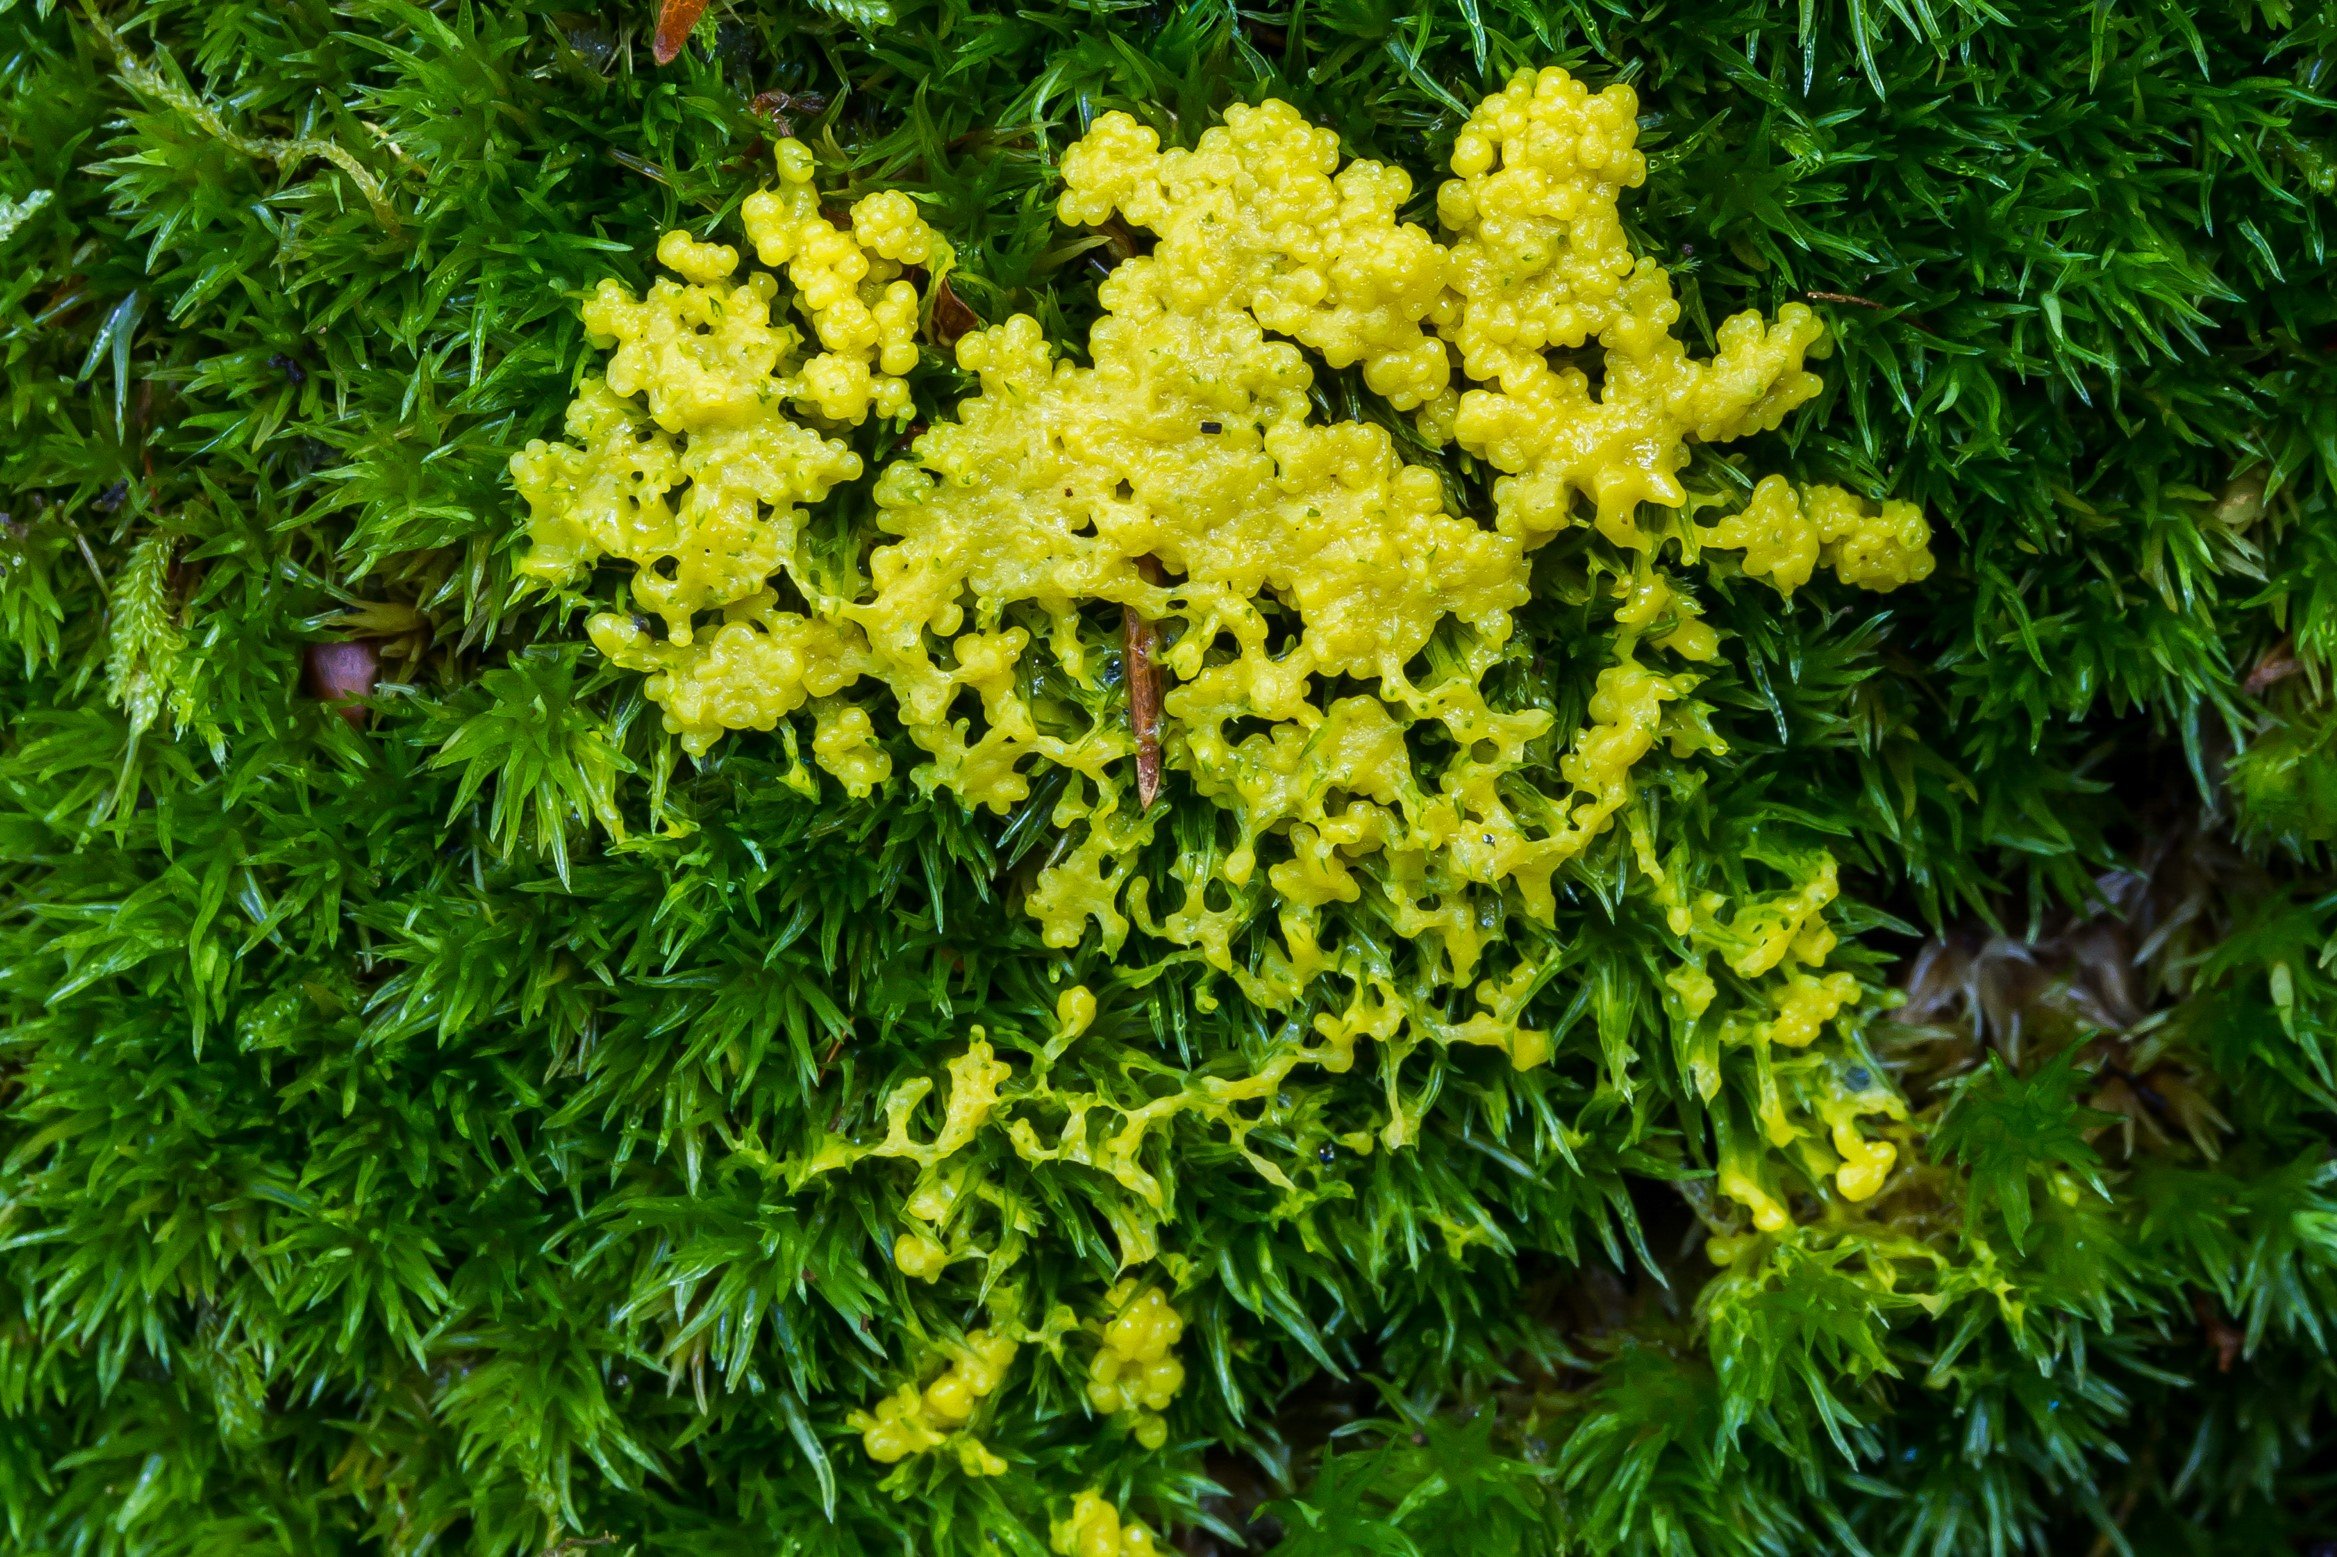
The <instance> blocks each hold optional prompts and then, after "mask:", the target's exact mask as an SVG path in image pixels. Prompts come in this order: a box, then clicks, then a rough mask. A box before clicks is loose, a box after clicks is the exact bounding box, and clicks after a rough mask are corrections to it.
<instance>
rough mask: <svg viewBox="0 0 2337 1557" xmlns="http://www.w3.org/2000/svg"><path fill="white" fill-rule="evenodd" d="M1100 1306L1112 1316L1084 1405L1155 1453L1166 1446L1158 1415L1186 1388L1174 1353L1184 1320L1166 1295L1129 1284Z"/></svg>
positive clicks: (1164, 1425)
mask: <svg viewBox="0 0 2337 1557" xmlns="http://www.w3.org/2000/svg"><path fill="white" fill-rule="evenodd" d="M1104 1302H1105V1305H1106V1306H1107V1307H1109V1308H1111V1309H1112V1310H1113V1313H1112V1317H1111V1318H1110V1319H1108V1320H1106V1321H1105V1322H1104V1326H1103V1335H1102V1345H1100V1346H1098V1347H1097V1348H1096V1354H1095V1359H1094V1361H1092V1362H1091V1363H1089V1364H1088V1370H1087V1403H1088V1404H1089V1405H1091V1406H1093V1407H1095V1408H1096V1410H1098V1411H1100V1412H1102V1413H1103V1414H1104V1415H1106V1416H1124V1417H1126V1418H1127V1419H1128V1420H1129V1421H1130V1422H1131V1424H1132V1425H1133V1426H1134V1428H1135V1431H1136V1441H1137V1442H1138V1443H1141V1444H1142V1445H1144V1447H1145V1448H1147V1449H1157V1448H1159V1447H1160V1446H1161V1445H1162V1444H1164V1443H1166V1442H1168V1423H1167V1421H1166V1420H1164V1419H1163V1418H1162V1416H1161V1413H1162V1412H1163V1411H1166V1410H1167V1409H1168V1404H1169V1402H1170V1401H1171V1400H1173V1399H1175V1398H1176V1393H1177V1391H1178V1390H1180V1389H1183V1388H1184V1387H1185V1365H1184V1364H1183V1363H1182V1362H1180V1361H1178V1360H1177V1354H1176V1345H1177V1342H1178V1341H1179V1340H1180V1339H1182V1338H1183V1336H1184V1333H1185V1320H1184V1316H1183V1315H1181V1314H1179V1313H1178V1312H1177V1311H1176V1309H1175V1308H1174V1307H1173V1306H1171V1305H1170V1303H1169V1300H1168V1294H1167V1293H1165V1292H1163V1291H1161V1289H1160V1288H1158V1287H1154V1286H1146V1285H1144V1284H1142V1283H1140V1282H1138V1281H1136V1280H1134V1279H1130V1280H1127V1281H1123V1282H1121V1283H1120V1284H1119V1285H1118V1286H1116V1287H1114V1288H1112V1290H1111V1292H1110V1293H1109V1294H1108V1295H1107V1296H1106V1297H1105V1299H1104Z"/></svg>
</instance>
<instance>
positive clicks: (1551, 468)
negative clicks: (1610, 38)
mask: <svg viewBox="0 0 2337 1557" xmlns="http://www.w3.org/2000/svg"><path fill="white" fill-rule="evenodd" d="M1637 113H1638V100H1637V98H1636V97H1635V96H1634V95H1633V93H1632V91H1631V89H1630V88H1629V87H1628V86H1622V85H1616V86H1611V87H1608V88H1607V89H1606V90H1605V91H1603V92H1601V93H1599V94H1598V95H1597V96H1595V97H1593V96H1592V95H1590V94H1589V93H1588V92H1587V91H1586V90H1585V89H1584V88H1583V87H1582V85H1581V84H1580V83H1579V82H1577V81H1575V80H1574V79H1573V78H1572V77H1570V76H1569V75H1567V73H1566V72H1565V71H1563V70H1560V69H1557V68H1556V67H1551V68H1548V69H1545V70H1542V71H1539V72H1535V71H1521V72H1520V73H1519V74H1518V75H1517V76H1515V77H1514V78H1512V80H1511V81H1510V83H1509V85H1508V86H1507V87H1505V88H1503V89H1502V90H1501V91H1499V92H1496V93H1494V94H1493V95H1492V96H1491V97H1489V98H1487V99H1486V100H1485V101H1484V102H1483V103H1482V104H1480V105H1479V106H1478V108H1477V110H1476V112H1475V113H1473V114H1472V115H1470V117H1469V122H1468V124H1467V125H1466V126H1465V127H1464V128H1463V129H1462V131H1461V133H1460V135H1459V136H1458V137H1457V138H1456V139H1455V141H1454V143H1453V161H1452V168H1453V172H1454V173H1455V174H1456V175H1458V176H1457V177H1455V178H1454V179H1453V180H1452V181H1451V182H1449V183H1447V184H1446V185H1445V186H1444V187H1443V188H1442V189H1441V190H1439V191H1438V194H1437V214H1438V217H1439V219H1440V220H1441V221H1442V222H1443V224H1444V225H1445V226H1446V227H1447V228H1448V229H1450V230H1451V231H1452V232H1453V233H1454V234H1455V235H1456V238H1455V242H1454V244H1453V248H1452V251H1451V260H1450V262H1449V264H1448V266H1447V273H1448V276H1449V277H1450V285H1451V291H1450V293H1449V294H1448V295H1447V297H1446V298H1445V299H1444V300H1443V301H1442V302H1441V303H1440V304H1439V306H1438V308H1437V312H1436V316H1435V321H1436V328H1437V329H1438V331H1439V332H1440V333H1442V334H1443V335H1444V337H1445V338H1446V339H1447V340H1449V341H1451V342H1452V343H1453V344H1454V345H1455V346H1456V347H1458V348H1459V350H1460V352H1461V360H1462V366H1463V368H1464V369H1465V370H1466V371H1467V373H1468V375H1469V376H1470V377H1471V378H1473V379H1476V380H1478V381H1479V382H1480V383H1485V384H1490V385H1494V386H1495V387H1492V388H1486V389H1472V390H1470V391H1468V392H1467V393H1465V394H1463V395H1462V396H1461V397H1460V402H1459V404H1458V405H1457V406H1456V407H1455V408H1454V411H1453V417H1452V430H1453V435H1454V436H1455V437H1456V438H1457V439H1458V440H1459V442H1460V445H1461V447H1462V448H1464V449H1466V450H1468V451H1469V452H1470V453H1472V454H1476V455H1479V456H1481V457H1483V458H1484V459H1486V460H1488V461H1489V462H1490V463H1491V464H1492V465H1493V466H1494V468H1495V469H1497V470H1500V471H1503V472H1506V473H1507V474H1506V475H1505V476H1504V477H1503V479H1501V480H1499V481H1497V482H1496V483H1495V484H1494V489H1493V495H1494V503H1495V507H1496V524H1497V526H1498V528H1499V529H1500V530H1501V532H1502V533H1503V534H1505V535H1513V536H1516V537H1517V538H1518V539H1519V540H1520V541H1521V542H1523V543H1524V544H1526V545H1528V546H1533V545H1539V544H1540V543H1541V542H1543V541H1545V540H1547V539H1548V538H1549V537H1550V536H1552V535H1555V534H1556V533H1557V532H1558V531H1560V530H1563V529H1565V528H1566V527H1567V526H1569V525H1571V524H1572V523H1574V522H1575V512H1574V505H1575V501H1576V499H1577V497H1581V498H1585V499H1587V500H1588V501H1589V502H1590V503H1591V505H1592V507H1593V512H1594V515H1595V517H1596V520H1597V522H1598V526H1599V529H1600V531H1601V533H1603V534H1604V535H1605V536H1606V537H1607V538H1608V539H1609V540H1611V541H1613V542H1614V543H1615V544H1616V545H1618V546H1625V547H1630V548H1633V549H1637V550H1645V549H1651V548H1652V547H1653V545H1654V538H1653V537H1651V536H1649V535H1648V534H1647V533H1646V532H1645V531H1643V530H1642V529H1641V528H1640V526H1639V522H1638V517H1637V515H1638V509H1639V506H1640V505H1641V504H1643V503H1652V504H1655V505H1657V506H1659V507H1663V508H1677V507H1679V506H1680V505H1681V504H1682V503H1683V502H1685V501H1686V497H1687V494H1686V492H1685V491H1684V490H1683V489H1682V488H1681V486H1680V484H1679V480H1678V475H1677V473H1678V471H1679V469H1680V467H1681V466H1682V465H1683V464H1684V463H1685V462H1686V458H1687V448H1686V444H1687V440H1688V439H1689V438H1691V437H1693V438H1696V439H1698V440H1700V441H1703V442H1706V443H1718V442H1725V441H1728V440H1730V439H1735V438H1741V437H1744V436H1745V435H1747V434H1748V433H1755V432H1766V431H1768V430H1769V429H1771V428H1773V427H1775V426H1776V425H1777V424H1778V423H1779V421H1781V420H1782V419H1783V418H1784V416H1785V414H1786V413H1787V412H1788V411H1791V410H1792V409H1793V408H1794V407H1796V406H1798V405H1801V404H1803V403H1804V402H1806V401H1808V400H1809V399H1810V397H1812V396H1813V395H1815V394H1816V393H1817V392H1818V389H1819V387H1820V386H1819V380H1818V378H1817V376H1816V375H1815V374H1813V373H1810V372H1807V371H1806V370H1804V368H1803V367H1802V360H1803V358H1804V357H1806V356H1808V355H1810V354H1811V353H1812V352H1813V351H1814V350H1816V349H1818V348H1819V345H1820V342H1821V341H1822V340H1823V338H1824V335H1825V326H1824V324H1822V323H1821V322H1820V321H1819V319H1818V318H1817V316H1816V315H1815V314H1813V313H1811V312H1810V311H1809V309H1807V308H1805V307H1803V306H1802V305H1801V304H1799V303H1788V304H1787V305H1786V306H1785V307H1784V308H1782V309H1780V310H1778V314H1777V322H1776V323H1775V324H1773V325H1765V324H1763V323H1762V321H1761V318H1760V316H1759V315H1758V314H1753V313H1742V314H1738V315H1736V316H1735V317H1733V318H1731V319H1728V320H1726V321H1724V322H1723V323H1722V324H1721V326H1720V329H1719V331H1718V332H1717V335H1718V340H1719V345H1720V354H1719V355H1718V356H1716V357H1714V358H1712V359H1711V360H1710V361H1697V360H1695V359H1692V358H1690V357H1689V356H1688V354H1687V349H1686V348H1685V347H1684V346H1683V345H1681V343H1680V341H1679V340H1678V338H1677V337H1675V336H1674V335H1673V334H1672V327H1673V326H1674V325H1675V324H1677V323H1678V322H1679V317H1680V305H1679V303H1678V302H1677V301H1675V300H1674V298H1673V296H1672V287H1671V278H1670V277H1669V276H1668V275H1667V274H1666V273H1665V272H1664V269H1663V267H1662V266H1660V265H1658V264H1656V263H1655V261H1653V260H1651V259H1647V258H1635V257H1634V256H1633V255H1632V253H1631V248H1630V243H1629V240H1628V239H1627V238H1626V237H1625V235H1624V232H1623V228H1622V224H1621V220H1620V218H1619V217H1618V215H1617V213H1616V202H1617V199H1618V197H1619V196H1620V194H1621V192H1622V191H1623V190H1624V189H1627V188H1633V187H1636V186H1637V185H1638V184H1639V183H1640V181H1641V180H1642V179H1643V178H1644V177H1645V176H1646V161H1645V159H1644V158H1643V157H1642V156H1641V154H1640V153H1639V152H1638V151H1637V150H1636V149H1635V142H1636V140H1637V138H1638V124H1637V117H1636V116H1637ZM1594 337H1595V338H1596V339H1597V340H1598V342H1599V345H1600V346H1601V347H1602V348H1604V352H1605V358H1606V361H1605V368H1604V381H1603V383H1602V384H1601V386H1600V388H1599V389H1598V391H1597V392H1596V393H1595V394H1594V393H1593V391H1592V389H1591V384H1590V380H1589V378H1588V376H1586V375H1585V374H1584V373H1583V372H1582V371H1581V370H1580V369H1578V368H1576V367H1573V366H1571V365H1563V366H1553V365H1552V364H1551V362H1550V360H1549V358H1548V357H1547V356H1546V355H1545V352H1546V351H1547V350H1548V349H1550V348H1553V347H1556V348H1566V349H1571V348H1576V347H1580V346H1582V345H1584V344H1585V343H1587V342H1588V341H1590V340H1591V339H1593V338H1594Z"/></svg>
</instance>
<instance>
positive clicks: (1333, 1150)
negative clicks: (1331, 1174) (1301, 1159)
mask: <svg viewBox="0 0 2337 1557" xmlns="http://www.w3.org/2000/svg"><path fill="white" fill-rule="evenodd" d="M1315 1155H1316V1156H1317V1157H1320V1158H1322V1159H1323V1161H1325V1162H1337V1161H1338V1160H1339V1148H1338V1147H1336V1146H1333V1145H1332V1144H1331V1143H1330V1142H1328V1141H1325V1142H1324V1143H1323V1149H1322V1150H1321V1151H1319V1152H1316V1153H1315Z"/></svg>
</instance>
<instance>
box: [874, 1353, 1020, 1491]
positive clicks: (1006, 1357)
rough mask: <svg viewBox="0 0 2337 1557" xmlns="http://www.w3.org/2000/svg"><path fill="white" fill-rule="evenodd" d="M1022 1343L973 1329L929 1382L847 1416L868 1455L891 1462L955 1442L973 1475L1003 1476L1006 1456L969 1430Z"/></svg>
mask: <svg viewBox="0 0 2337 1557" xmlns="http://www.w3.org/2000/svg"><path fill="white" fill-rule="evenodd" d="M1019 1349H1020V1348H1019V1347H1018V1346H1017V1344H1016V1343H1015V1341H1014V1339H1013V1337H1011V1336H1006V1335H1001V1334H997V1333H995V1332H993V1331H990V1330H972V1331H969V1332H967V1334H966V1338H965V1340H964V1341H963V1342H961V1343H959V1344H958V1345H956V1346H954V1347H951V1348H949V1349H948V1350H947V1352H946V1356H947V1359H948V1360H947V1363H946V1365H945V1366H944V1367H943V1368H942V1370H941V1372H940V1373H939V1374H938V1375H937V1376H936V1377H935V1378H934V1379H933V1380H932V1381H931V1382H930V1383H928V1384H926V1385H924V1386H923V1387H919V1386H918V1385H916V1384H914V1383H908V1384H903V1385H902V1386H901V1387H900V1388H899V1389H897V1390H895V1391H894V1392H893V1393H892V1394H890V1395H887V1396H886V1397H885V1398H884V1399H882V1400H880V1401H878V1402H877V1404H876V1410H875V1411H873V1412H868V1411H855V1412H853V1413H852V1414H851V1415H850V1416H849V1417H847V1418H846V1419H845V1420H846V1422H847V1423H848V1425H850V1426H851V1427H852V1428H853V1429H854V1430H856V1431H857V1432H858V1433H859V1434H860V1442H861V1446H862V1447H863V1448H865V1449H866V1450H867V1451H868V1457H869V1458H870V1459H872V1460H876V1461H879V1462H880V1463H882V1464H886V1465H891V1464H894V1463H896V1462H898V1461H901V1460H905V1459H907V1458H908V1457H909V1456H910V1455H913V1454H924V1453H927V1452H929V1451H931V1450H934V1449H940V1448H944V1447H946V1448H949V1449H950V1450H952V1451H953V1452H954V1453H955V1454H956V1455H957V1459H958V1464H959V1467H960V1468H961V1469H963V1470H964V1471H965V1473H966V1474H967V1475H969V1476H1003V1475H1005V1474H1006V1470H1007V1465H1006V1461H1004V1460H1003V1459H1001V1458H999V1457H998V1455H996V1454H995V1453H993V1452H992V1451H991V1450H990V1448H989V1447H988V1446H987V1445H986V1444H984V1443H983V1442H982V1440H981V1439H980V1438H978V1437H976V1436H975V1435H974V1434H973V1433H972V1432H970V1431H968V1430H967V1424H968V1423H970V1422H971V1421H973V1419H974V1414H975V1412H977V1411H978V1410H980V1409H981V1406H982V1402H983V1401H985V1400H987V1399H989V1397H990V1396H992V1395H994V1394H996V1393H997V1392H998V1387H999V1386H1000V1385H1001V1384H1003V1383H1005V1382H1006V1373H1007V1370H1008V1369H1009V1368H1011V1367H1012V1366H1013V1365H1014V1356H1015V1353H1016V1351H1018V1350H1019Z"/></svg>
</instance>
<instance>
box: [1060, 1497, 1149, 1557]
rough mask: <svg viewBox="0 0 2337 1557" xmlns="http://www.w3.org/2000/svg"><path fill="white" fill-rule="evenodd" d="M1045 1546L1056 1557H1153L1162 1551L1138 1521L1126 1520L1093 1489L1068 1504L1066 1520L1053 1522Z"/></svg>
mask: <svg viewBox="0 0 2337 1557" xmlns="http://www.w3.org/2000/svg"><path fill="white" fill-rule="evenodd" d="M1047 1545H1048V1546H1049V1547H1050V1548H1052V1549H1053V1550H1054V1551H1055V1552H1056V1553H1057V1554H1058V1557H1154V1554H1155V1553H1157V1552H1159V1551H1160V1550H1161V1549H1162V1548H1161V1545H1160V1543H1159V1541H1158V1540H1157V1539H1155V1538H1154V1536H1153V1533H1152V1531H1151V1530H1150V1529H1148V1528H1146V1526H1145V1525H1144V1524H1143V1523H1142V1522H1141V1521H1139V1520H1134V1519H1130V1520H1125V1521H1123V1520H1122V1519H1121V1517H1120V1511H1119V1510H1118V1509H1116V1508H1114V1507H1113V1506H1112V1505H1111V1504H1110V1503H1109V1502H1107V1501H1106V1500H1105V1498H1104V1495H1103V1494H1102V1493H1101V1492H1098V1491H1096V1490H1095V1489H1094V1488H1093V1487H1090V1488H1088V1489H1087V1490H1086V1491H1084V1492H1082V1493H1080V1494H1079V1495H1078V1496H1077V1497H1075V1498H1073V1499H1072V1501H1071V1513H1070V1515H1069V1517H1068V1518H1064V1519H1058V1520H1055V1521H1053V1528H1051V1529H1050V1530H1049V1531H1048V1541H1047Z"/></svg>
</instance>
